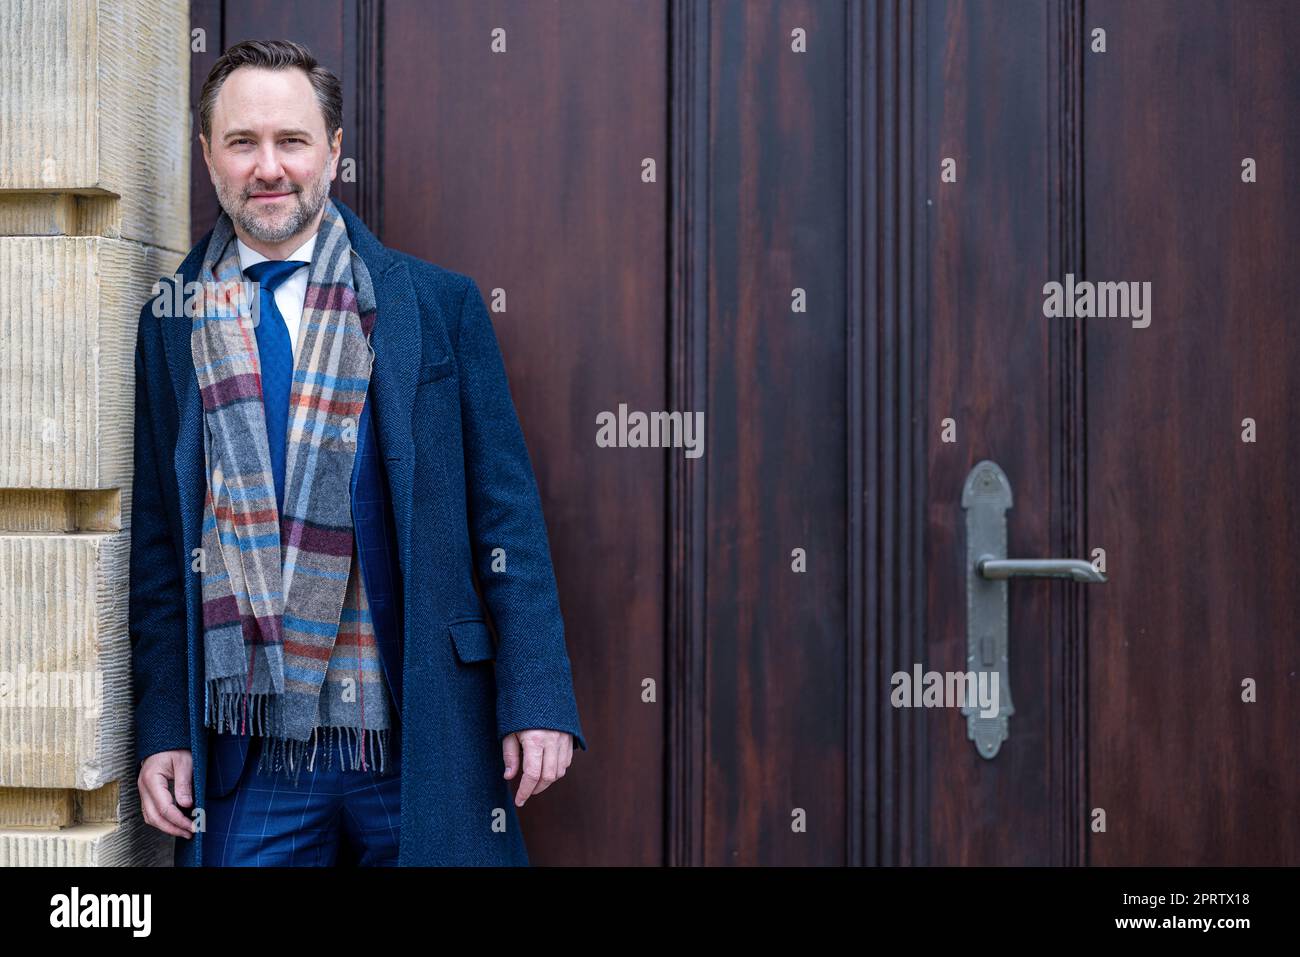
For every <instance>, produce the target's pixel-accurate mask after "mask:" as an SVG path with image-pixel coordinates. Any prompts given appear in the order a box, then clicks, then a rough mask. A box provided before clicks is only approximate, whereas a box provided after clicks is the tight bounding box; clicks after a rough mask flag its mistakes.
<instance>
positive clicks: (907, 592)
mask: <svg viewBox="0 0 1300 957" xmlns="http://www.w3.org/2000/svg"><path fill="white" fill-rule="evenodd" d="M848 18H849V23H850V29H849V31H848V34H847V43H848V50H847V57H848V64H849V69H848V73H847V78H848V87H849V88H848V91H847V93H848V107H849V108H848V122H849V125H850V130H849V137H848V142H849V151H850V155H849V157H848V163H849V169H850V175H849V182H848V184H847V188H848V202H849V210H850V213H849V215H850V221H851V224H852V225H851V228H850V230H849V248H848V256H849V261H848V264H847V273H848V276H849V284H850V289H849V295H848V302H849V310H848V324H849V328H848V341H849V349H848V383H849V402H848V409H849V430H848V445H849V450H848V451H849V454H848V463H849V482H848V488H849V501H848V503H847V507H848V514H849V554H848V563H849V583H850V584H849V589H850V595H849V609H850V611H849V622H850V634H849V636H848V637H849V640H848V641H847V643H846V648H847V655H846V672H847V680H848V695H849V715H850V718H849V724H850V726H849V728H847V729H846V731H847V739H848V748H847V761H848V782H849V784H848V788H849V794H848V795H847V796H846V798H847V804H848V808H849V818H850V819H849V830H848V834H849V848H848V863H850V864H868V865H871V864H924V863H925V862H926V859H927V852H926V847H927V831H928V827H927V825H928V811H927V808H928V801H927V780H926V774H927V771H926V769H927V763H926V760H925V754H926V744H925V717H924V715H923V714H922V713H918V712H916V711H913V710H911V709H896V708H894V707H892V706H891V704H890V676H891V675H892V674H893V673H894V672H896V671H910V670H911V668H912V665H913V664H914V663H918V662H919V663H922V664H924V663H925V661H926V654H925V608H926V605H925V581H926V575H925V549H924V537H923V535H924V528H925V509H926V488H925V478H926V437H927V436H928V435H929V434H930V432H929V430H932V429H933V428H934V427H935V425H936V424H935V423H931V422H929V421H928V419H927V412H926V375H927V369H926V352H927V350H926V342H927V336H928V333H927V326H928V322H927V318H926V317H927V313H926V302H927V295H926V288H927V271H928V269H927V267H928V263H927V252H926V251H927V249H928V241H927V233H926V228H927V220H926V215H925V211H926V208H927V200H926V197H927V193H928V190H927V185H926V184H927V183H928V182H930V180H931V179H933V178H934V177H937V175H938V167H937V166H936V167H935V169H934V170H930V169H929V168H928V165H927V164H928V163H929V161H930V159H931V157H930V149H929V146H928V144H927V143H926V139H925V137H926V130H927V123H926V121H925V110H926V82H925V80H926V71H927V52H926V45H925V33H926V22H925V11H924V9H923V8H920V7H919V5H915V4H912V3H908V2H899V0H882V2H880V3H873V4H868V5H860V4H856V3H850V4H849V5H848ZM931 174H933V176H931Z"/></svg>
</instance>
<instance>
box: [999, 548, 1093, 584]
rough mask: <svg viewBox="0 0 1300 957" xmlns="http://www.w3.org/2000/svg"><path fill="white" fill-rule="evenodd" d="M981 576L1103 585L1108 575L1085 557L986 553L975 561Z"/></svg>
mask: <svg viewBox="0 0 1300 957" xmlns="http://www.w3.org/2000/svg"><path fill="white" fill-rule="evenodd" d="M975 568H976V570H978V571H979V573H980V575H982V576H983V577H985V578H988V579H1003V578H1069V579H1070V580H1071V581H1076V582H1085V583H1088V584H1100V583H1101V582H1104V581H1105V580H1106V576H1105V575H1103V574H1102V573H1101V572H1099V571H1097V569H1095V568H1093V567H1092V564H1091V563H1090V562H1085V561H1084V560H1083V559H1082V558H994V557H993V556H992V555H983V556H981V557H980V559H979V560H978V561H977V562H976V563H975Z"/></svg>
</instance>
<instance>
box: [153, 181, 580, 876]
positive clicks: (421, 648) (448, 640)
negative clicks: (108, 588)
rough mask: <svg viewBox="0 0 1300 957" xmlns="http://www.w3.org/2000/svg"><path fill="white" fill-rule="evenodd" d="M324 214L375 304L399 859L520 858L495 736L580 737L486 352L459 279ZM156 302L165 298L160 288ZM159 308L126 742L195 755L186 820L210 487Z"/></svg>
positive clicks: (518, 861)
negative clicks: (540, 731)
mask: <svg viewBox="0 0 1300 957" xmlns="http://www.w3.org/2000/svg"><path fill="white" fill-rule="evenodd" d="M334 202H335V203H336V205H337V206H338V208H339V211H340V212H341V214H342V216H343V220H344V223H345V224H346V226H347V230H348V238H349V240H350V242H351V243H352V247H353V249H355V250H356V252H357V253H358V255H360V257H361V258H362V259H363V260H364V261H365V264H366V266H367V268H368V270H369V272H370V276H371V280H372V282H373V284H374V288H375V298H376V306H377V316H376V320H375V326H374V329H373V330H372V332H371V339H370V343H371V346H372V348H373V349H374V353H375V359H374V365H373V367H372V370H371V378H370V390H369V393H368V396H367V406H368V407H370V413H371V414H372V415H373V423H374V432H373V434H374V435H375V436H376V438H377V444H378V447H379V452H380V454H381V456H382V459H383V466H384V473H385V480H386V482H387V490H388V493H389V495H388V498H389V500H390V502H391V509H392V521H393V526H394V528H395V531H396V542H395V548H396V549H397V562H396V564H397V566H398V567H399V569H400V573H401V574H400V578H401V582H400V590H401V603H400V607H401V609H402V614H401V622H400V633H401V642H402V648H401V652H402V653H401V665H400V667H401V679H400V688H401V694H400V698H401V701H400V712H401V714H400V721H399V729H400V736H401V737H400V746H399V749H398V750H399V755H400V767H401V800H402V814H401V837H400V858H399V864H400V865H402V866H420V865H435V866H443V865H527V864H528V855H527V850H526V848H525V844H524V840H523V834H522V832H521V831H520V826H519V820H518V817H517V815H516V812H515V807H514V802H513V798H512V796H511V793H510V782H507V781H506V780H505V779H504V777H503V774H504V772H505V766H504V762H503V759H502V754H501V741H502V739H503V738H504V737H505V736H506V735H508V734H510V733H512V732H514V731H521V730H524V729H528V728H551V729H555V730H559V731H567V732H569V733H570V734H572V735H573V736H574V743H575V746H576V747H577V748H581V749H582V750H586V749H587V743H586V740H585V738H584V736H583V732H582V729H581V726H580V724H579V717H578V708H577V702H576V700H575V698H574V693H573V681H572V673H571V669H570V664H569V656H568V651H567V648H566V646H565V637H564V622H563V618H562V616H561V613H560V603H559V595H558V592H557V589H556V583H555V573H554V570H553V568H552V564H551V559H550V549H549V542H548V537H547V530H546V525H545V522H544V520H543V516H542V511H541V501H540V497H539V495H538V490H537V482H536V479H535V476H534V474H533V469H532V464H531V461H530V458H529V454H528V450H527V447H526V446H525V444H524V438H523V432H522V430H521V428H520V425H519V419H518V416H517V414H516V411H515V407H514V403H513V400H512V398H511V394H510V389H509V384H508V382H507V379H506V374H505V366H504V363H503V362H502V358H501V351H500V348H499V346H498V343H497V339H496V334H495V332H494V330H493V327H492V322H491V319H490V317H489V315H488V312H487V308H486V306H485V304H484V301H483V297H482V294H481V292H480V291H479V288H478V286H477V284H476V283H475V282H474V281H473V280H472V279H471V278H469V277H468V276H465V275H462V274H459V273H456V272H453V271H451V270H447V269H443V268H441V267H439V266H436V265H433V264H431V263H427V262H424V261H423V260H420V259H417V258H415V257H414V256H409V255H406V254H404V253H401V252H398V251H396V250H391V249H388V248H386V247H385V246H383V245H382V244H381V243H380V242H379V241H378V240H377V239H376V238H375V237H374V236H373V235H372V234H371V232H370V231H369V230H368V229H367V228H366V226H365V225H364V224H363V223H362V222H361V220H360V219H358V218H357V216H356V215H355V214H354V213H353V212H352V211H351V210H350V209H349V208H348V207H347V206H346V205H345V204H343V203H342V202H340V201H338V200H334ZM210 236H211V232H209V233H208V235H206V236H204V237H203V239H201V240H200V241H199V243H198V244H197V245H196V246H195V247H194V249H193V250H191V251H190V253H189V255H188V256H187V257H186V259H185V260H184V262H183V263H182V264H181V266H180V268H179V269H178V271H177V272H178V274H179V275H180V277H181V281H182V282H184V283H189V282H192V281H195V280H196V279H197V277H198V272H199V265H200V263H201V261H202V258H203V253H204V250H205V249H206V247H207V243H208V239H209V237H210ZM160 295H167V296H170V295H173V292H172V290H171V289H170V288H169V285H168V284H164V290H163V292H162V293H160ZM159 311H161V312H162V313H163V315H162V316H159V315H157V313H158V312H159ZM167 312H168V310H166V309H155V308H154V300H153V299H151V300H150V301H149V302H147V303H145V305H144V307H143V308H142V309H141V312H140V321H139V327H138V335H137V342H136V354H135V378H136V385H135V452H134V464H135V473H134V479H133V489H132V492H133V495H132V516H131V559H130V576H131V581H130V604H129V609H130V610H129V632H130V639H131V649H132V674H133V681H134V702H135V715H134V718H135V737H136V749H137V758H138V760H140V761H143V760H144V759H145V758H147V757H148V756H149V755H151V754H155V753H157V752H159V751H168V750H180V749H187V750H189V751H190V752H191V754H192V755H193V758H194V794H195V798H196V800H195V806H196V807H199V808H201V807H203V801H204V795H205V793H206V791H205V788H206V787H207V785H208V782H207V780H206V778H207V757H208V746H209V737H208V732H207V729H206V728H205V726H204V724H203V715H204V704H205V702H204V685H203V660H204V655H203V635H202V625H203V615H202V603H201V593H200V576H199V572H198V571H197V564H198V563H197V561H196V556H197V555H198V554H199V552H198V551H197V550H198V548H199V546H200V544H201V542H200V530H201V527H202V521H203V515H202V511H203V502H204V496H205V493H206V490H207V485H206V477H205V475H204V462H203V441H202V428H203V408H202V403H201V401H200V397H199V387H198V378H197V376H196V374H195V370H194V362H193V358H192V355H191V352H190V333H191V323H192V320H191V319H190V318H189V317H187V316H184V315H182V316H179V317H169V316H167V315H166V313H167ZM476 585H477V587H476ZM489 619H490V624H491V629H490V627H489ZM493 630H494V631H495V633H496V636H497V640H496V641H495V642H494V641H493V637H492V631H493ZM517 780H518V775H516V778H515V781H517ZM202 842H203V832H202V831H201V830H199V831H196V832H195V834H194V835H193V837H191V838H177V840H176V854H175V860H176V864H177V865H178V866H191V867H192V866H198V865H199V864H200V863H201V862H202V855H203V849H202Z"/></svg>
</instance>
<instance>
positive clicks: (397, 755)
mask: <svg viewBox="0 0 1300 957" xmlns="http://www.w3.org/2000/svg"><path fill="white" fill-rule="evenodd" d="M199 112H200V121H201V128H202V132H201V134H200V137H199V139H200V143H201V145H202V148H203V155H204V160H205V162H206V163H207V166H208V171H209V174H210V175H211V177H212V183H213V185H214V187H215V188H216V191H217V196H218V199H219V200H220V204H221V208H222V210H223V212H222V214H221V216H220V217H219V218H218V219H217V222H216V223H215V225H214V226H213V228H212V230H211V231H210V232H209V233H208V234H207V235H206V236H204V238H203V239H202V240H200V241H199V243H198V245H196V246H195V247H194V249H193V250H192V251H191V252H190V254H189V256H188V257H187V258H186V259H185V261H184V263H182V265H181V268H180V271H179V278H180V282H181V283H184V284H189V283H194V282H198V283H200V284H201V286H202V287H203V288H208V289H215V288H221V285H220V284H223V283H232V284H233V283H239V282H252V283H255V284H256V286H255V287H253V288H255V289H256V290H257V292H256V296H255V297H254V300H253V302H252V303H251V304H249V305H251V306H252V307H253V308H245V309H243V310H240V311H235V312H232V310H230V309H212V308H209V307H210V306H211V300H210V299H209V300H207V301H201V302H200V304H199V306H198V308H196V309H194V310H192V312H193V313H194V314H193V315H188V314H187V315H184V316H176V315H168V312H169V311H170V312H174V310H169V309H168V308H167V307H166V304H167V303H169V302H174V301H177V300H179V298H180V297H179V295H178V290H175V289H173V288H161V289H160V290H159V292H158V295H157V296H156V297H155V300H151V302H150V303H147V304H146V305H145V307H144V308H143V309H142V310H141V313H140V325H139V337H138V342H137V350H136V404H135V416H136V418H135V478H134V498H133V510H134V514H133V517H132V529H131V593H130V634H131V643H132V655H133V669H134V679H135V699H136V712H135V721H136V739H137V751H138V757H139V759H140V761H141V766H140V777H139V787H140V795H141V804H142V810H143V814H144V818H145V820H146V821H147V822H148V823H149V824H151V825H153V826H154V827H157V828H159V829H160V830H163V831H165V832H166V833H169V834H174V835H176V836H178V837H181V838H182V840H181V841H179V842H178V843H177V849H176V860H177V863H178V864H181V865H186V866H197V865H213V866H221V865H253V866H257V865H330V864H334V863H338V862H340V861H345V862H353V861H355V862H357V863H360V864H363V865H394V864H402V865H429V864H435V865H436V864H443V865H463V864H485V865H495V864H527V863H528V858H527V853H526V850H525V846H524V842H523V837H522V834H521V833H520V828H519V821H518V818H517V816H516V813H515V807H516V805H517V806H522V805H523V804H524V802H525V801H526V800H527V799H528V798H529V796H531V795H535V794H537V793H540V792H541V791H543V790H545V789H546V788H547V787H548V786H549V785H550V784H552V783H553V782H555V781H556V780H558V779H559V778H560V777H563V776H564V774H565V771H566V769H567V768H568V766H569V763H570V761H571V760H572V757H573V749H574V745H575V743H576V744H577V745H578V746H579V747H582V748H583V749H585V748H586V743H585V741H584V740H583V736H582V731H581V728H580V726H579V720H578V711H577V705H576V702H575V700H574V695H573V687H572V678H571V673H570V666H569V658H568V653H567V650H566V647H565V640H564V625H563V620H562V618H561V615H560V607H559V599H558V595H557V592H556V586H555V576H554V572H553V569H552V566H551V560H550V553H549V546H548V540H547V533H546V526H545V523H544V521H543V518H542V513H541V506H540V499H539V496H538V491H537V484H536V480H535V478H534V475H533V471H532V467H531V463H530V460H529V456H528V451H527V448H526V446H525V445H524V440H523V435H522V432H521V430H520V427H519V421H518V417H517V415H516V412H515V409H514V405H513V403H512V400H511V396H510V391H509V386H508V383H507V380H506V376H505V369H504V365H503V363H502V359H501V353H500V350H499V348H498V345H497V340H496V336H495V333H494V332H493V329H492V324H491V320H490V319H489V317H488V313H487V310H486V308H485V306H484V303H483V298H482V295H481V293H480V292H479V289H478V286H477V285H476V284H475V283H474V281H473V280H472V279H470V278H468V277H467V276H464V275H460V274H458V273H455V272H451V271H449V270H445V269H442V268H440V267H438V266H435V265H432V264H430V263H427V262H423V261H421V260H419V259H416V258H414V257H412V256H408V255H405V254H403V253H399V252H396V251H394V250H390V249H387V248H385V247H384V246H383V245H382V244H381V243H380V242H379V241H378V240H377V239H375V237H374V236H373V235H372V234H371V233H370V231H369V230H368V229H366V227H365V225H364V224H362V223H361V221H360V220H359V219H357V217H356V216H355V215H354V214H353V213H352V211H351V210H349V209H348V208H347V207H346V206H344V205H343V204H342V203H338V202H335V201H332V200H331V199H330V198H329V189H330V183H331V182H332V181H333V179H334V177H335V175H336V173H337V169H338V163H339V158H340V155H341V150H342V138H343V131H342V127H341V122H342V95H341V91H340V87H339V82H338V80H337V79H336V78H335V77H334V76H333V75H332V74H330V73H329V72H328V71H326V70H324V69H323V68H321V67H320V66H318V65H317V63H316V61H315V60H314V59H313V58H312V56H311V54H310V53H308V52H307V51H306V50H305V49H304V48H302V47H301V46H299V45H297V44H295V43H290V42H287V41H248V42H244V43H240V44H237V45H235V46H233V47H231V48H230V49H229V50H227V51H226V52H225V53H224V54H223V55H222V57H221V58H220V59H219V60H218V61H217V62H216V64H215V65H214V66H213V68H212V71H211V73H210V74H209V75H208V78H207V81H206V83H205V84H204V87H203V91H202V93H201V96H200V100H199ZM160 286H164V287H165V286H166V284H160ZM489 616H490V618H491V620H492V622H493V624H494V625H495V630H496V632H497V636H498V639H499V640H498V641H496V642H494V641H493V638H492V631H491V630H490V628H489V624H488V619H489ZM515 779H517V780H518V785H517V789H516V792H515V794H514V796H513V798H512V796H511V794H510V789H509V786H508V783H507V782H509V781H511V780H515ZM196 798H197V799H196ZM200 812H201V813H200Z"/></svg>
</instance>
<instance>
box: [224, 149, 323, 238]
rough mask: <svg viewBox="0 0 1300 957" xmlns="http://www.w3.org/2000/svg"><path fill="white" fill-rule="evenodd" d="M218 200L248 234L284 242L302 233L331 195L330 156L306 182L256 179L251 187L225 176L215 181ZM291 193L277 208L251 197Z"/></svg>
mask: <svg viewBox="0 0 1300 957" xmlns="http://www.w3.org/2000/svg"><path fill="white" fill-rule="evenodd" d="M213 186H215V187H216V190H217V201H218V202H219V203H220V204H221V208H222V209H224V210H225V211H226V215H227V216H229V217H230V218H231V219H232V220H233V221H234V222H236V223H237V224H239V226H240V227H241V228H242V229H243V230H244V231H245V232H246V233H248V235H250V236H252V237H253V238H254V239H256V240H258V241H259V242H263V243H282V242H284V241H285V240H286V239H289V238H290V237H291V236H296V235H297V234H298V233H300V232H301V231H302V230H303V229H304V228H305V227H306V226H307V225H308V224H309V223H310V222H311V221H312V220H313V219H315V218H316V214H317V213H319V212H320V211H321V207H322V206H324V205H325V200H326V198H327V197H328V196H329V191H330V178H329V160H328V158H327V159H326V163H325V165H324V166H323V167H322V168H321V171H320V175H318V176H317V177H315V178H314V179H312V180H310V181H309V182H307V183H306V184H305V186H298V185H297V184H295V183H291V182H288V181H287V180H286V181H285V182H283V183H279V184H274V185H266V184H262V183H261V182H254V183H253V184H252V185H250V186H248V187H232V186H231V185H230V184H229V183H227V182H226V181H225V180H222V179H218V180H216V181H215V182H214V183H213ZM286 192H287V193H289V195H288V196H285V197H284V198H282V199H280V200H279V201H277V203H276V207H277V208H274V209H272V208H269V207H262V206H260V205H259V204H255V203H254V202H253V201H252V194H253V193H286Z"/></svg>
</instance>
